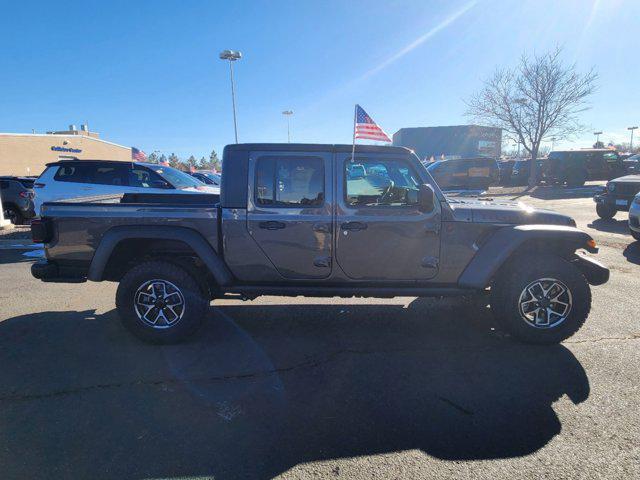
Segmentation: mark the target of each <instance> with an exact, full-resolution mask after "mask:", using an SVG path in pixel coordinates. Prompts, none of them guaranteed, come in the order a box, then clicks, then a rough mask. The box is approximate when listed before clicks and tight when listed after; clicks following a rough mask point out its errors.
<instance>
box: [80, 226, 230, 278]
mask: <svg viewBox="0 0 640 480" xmlns="http://www.w3.org/2000/svg"><path fill="white" fill-rule="evenodd" d="M159 252H165V253H166V254H167V257H168V258H169V259H170V260H172V261H173V262H174V263H180V261H179V258H180V254H181V253H183V254H185V255H194V256H195V258H197V259H198V260H199V261H200V262H202V265H203V267H204V268H206V270H207V272H208V273H210V274H211V276H212V277H213V279H215V282H216V283H217V284H218V285H219V286H226V285H230V284H231V283H232V275H231V272H230V271H229V269H228V268H227V266H226V265H225V264H224V262H223V260H222V259H221V258H220V256H219V255H218V253H217V252H216V251H215V250H214V249H213V247H212V246H211V245H210V244H209V243H208V242H207V241H206V240H205V239H204V238H203V237H202V235H200V233H198V232H196V231H194V230H192V229H189V228H186V227H166V226H144V227H143V226H131V227H127V226H122V227H113V228H111V229H110V230H108V231H107V232H106V233H105V234H104V236H103V237H102V240H101V241H100V244H99V245H98V248H97V249H96V251H95V253H94V255H93V259H92V260H91V264H90V266H89V272H88V274H87V278H88V279H89V280H91V281H94V282H99V281H102V280H107V279H117V278H118V271H119V269H118V267H119V266H122V265H126V264H128V263H130V262H131V261H132V260H135V259H136V258H138V257H139V256H140V255H142V254H144V255H145V256H147V255H152V254H154V253H156V254H157V253H159ZM172 257H173V258H172Z"/></svg>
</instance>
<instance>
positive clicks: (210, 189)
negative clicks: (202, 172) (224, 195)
mask: <svg viewBox="0 0 640 480" xmlns="http://www.w3.org/2000/svg"><path fill="white" fill-rule="evenodd" d="M180 190H182V191H183V192H193V193H212V194H215V195H220V187H217V186H215V185H204V184H203V185H198V186H197V187H185V188H182V189H180Z"/></svg>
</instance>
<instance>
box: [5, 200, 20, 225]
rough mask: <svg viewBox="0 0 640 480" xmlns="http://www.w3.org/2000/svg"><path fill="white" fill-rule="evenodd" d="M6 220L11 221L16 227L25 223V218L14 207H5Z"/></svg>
mask: <svg viewBox="0 0 640 480" xmlns="http://www.w3.org/2000/svg"><path fill="white" fill-rule="evenodd" d="M3 213H4V218H5V219H6V220H10V221H11V223H13V224H14V225H22V224H23V223H24V218H23V217H22V214H21V213H20V210H18V209H17V208H16V207H14V206H12V205H7V206H6V207H4V212H3Z"/></svg>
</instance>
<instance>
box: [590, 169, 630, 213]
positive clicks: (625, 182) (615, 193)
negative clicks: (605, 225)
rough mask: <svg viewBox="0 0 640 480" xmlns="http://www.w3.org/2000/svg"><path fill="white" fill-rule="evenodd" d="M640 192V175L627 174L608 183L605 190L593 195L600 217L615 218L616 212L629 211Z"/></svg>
mask: <svg viewBox="0 0 640 480" xmlns="http://www.w3.org/2000/svg"><path fill="white" fill-rule="evenodd" d="M638 192H640V175H625V176H624V177H620V178H616V179H614V180H611V181H610V182H608V183H607V188H606V189H605V191H604V192H602V193H599V194H597V195H595V196H594V197H593V201H594V202H596V213H597V214H598V216H599V217H600V218H604V219H609V218H613V217H614V216H615V214H616V212H628V211H629V208H630V207H631V203H632V202H633V199H634V197H635V196H636V195H637V194H638Z"/></svg>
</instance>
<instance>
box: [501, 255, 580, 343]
mask: <svg viewBox="0 0 640 480" xmlns="http://www.w3.org/2000/svg"><path fill="white" fill-rule="evenodd" d="M548 278H552V279H556V280H559V281H560V282H562V283H563V284H564V285H565V286H566V287H567V288H568V289H569V291H570V293H571V298H572V300H571V309H570V311H569V313H568V315H567V316H566V318H565V319H564V321H562V322H561V323H559V324H558V325H557V326H553V327H548V328H538V327H535V326H533V325H532V324H531V323H530V322H528V321H527V320H526V319H525V317H524V316H523V315H522V314H521V313H520V298H521V294H522V293H523V291H524V290H525V288H526V287H527V286H528V285H530V284H531V283H532V282H534V281H536V280H538V279H548ZM491 309H492V310H493V312H494V315H495V316H496V319H497V320H498V322H499V324H500V326H501V327H502V328H503V329H504V330H505V331H506V332H508V333H509V334H511V335H512V336H513V337H514V338H515V339H517V340H519V341H522V342H525V343H536V344H555V343H560V342H562V341H563V340H566V339H567V338H569V337H570V336H571V335H573V334H574V333H576V332H577V331H578V330H579V329H580V327H582V325H583V324H584V322H585V320H586V319H587V316H588V315H589V311H590V310H591V289H590V287H589V283H588V282H587V280H586V278H585V277H584V275H583V274H582V272H581V271H580V270H578V269H577V268H576V267H575V266H573V265H572V264H571V263H569V262H568V261H567V260H565V259H563V258H561V257H559V256H556V255H535V256H533V257H532V256H530V255H522V256H519V257H517V258H514V259H512V260H511V261H510V262H509V264H508V265H506V266H505V267H504V268H502V269H501V271H500V272H499V273H498V276H497V278H496V280H495V282H494V284H493V285H492V288H491Z"/></svg>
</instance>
